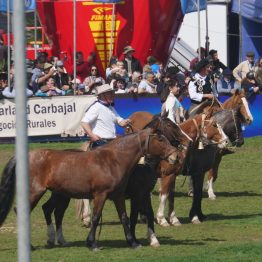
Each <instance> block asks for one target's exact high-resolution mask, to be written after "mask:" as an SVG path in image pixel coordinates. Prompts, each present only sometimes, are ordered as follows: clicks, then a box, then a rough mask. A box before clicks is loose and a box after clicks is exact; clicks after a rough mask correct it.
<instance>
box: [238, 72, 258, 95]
mask: <svg viewBox="0 0 262 262" xmlns="http://www.w3.org/2000/svg"><path fill="white" fill-rule="evenodd" d="M241 87H242V89H244V90H245V94H246V98H247V99H248V100H252V98H253V97H254V96H255V95H256V94H258V93H259V86H258V83H257V81H256V78H255V73H254V72H253V71H249V72H248V73H247V74H246V77H245V78H244V79H243V80H242V83H241Z"/></svg>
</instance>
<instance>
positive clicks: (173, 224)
mask: <svg viewBox="0 0 262 262" xmlns="http://www.w3.org/2000/svg"><path fill="white" fill-rule="evenodd" d="M170 224H171V225H172V226H175V227H180V226H182V224H181V223H180V221H174V222H172V223H170Z"/></svg>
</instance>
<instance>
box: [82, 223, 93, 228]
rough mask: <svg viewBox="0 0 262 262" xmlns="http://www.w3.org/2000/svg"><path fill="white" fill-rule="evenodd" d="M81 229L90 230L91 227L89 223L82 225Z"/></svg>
mask: <svg viewBox="0 0 262 262" xmlns="http://www.w3.org/2000/svg"><path fill="white" fill-rule="evenodd" d="M82 227H85V228H90V227H91V223H90V222H89V223H85V222H84V223H83V225H82Z"/></svg>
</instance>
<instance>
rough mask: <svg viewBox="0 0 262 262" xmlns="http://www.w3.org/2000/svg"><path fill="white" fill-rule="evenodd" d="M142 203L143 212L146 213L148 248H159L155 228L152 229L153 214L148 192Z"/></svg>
mask: <svg viewBox="0 0 262 262" xmlns="http://www.w3.org/2000/svg"><path fill="white" fill-rule="evenodd" d="M142 201H143V202H144V204H145V211H146V217H147V232H148V238H149V241H150V246H152V247H159V246H160V244H159V241H158V239H157V237H156V234H155V228H154V212H153V208H152V202H151V196H150V192H147V193H146V195H145V196H144V199H143V200H142Z"/></svg>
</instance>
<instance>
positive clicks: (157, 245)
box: [150, 242, 160, 247]
mask: <svg viewBox="0 0 262 262" xmlns="http://www.w3.org/2000/svg"><path fill="white" fill-rule="evenodd" d="M150 246H151V247H160V243H159V242H154V243H152V244H150Z"/></svg>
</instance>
